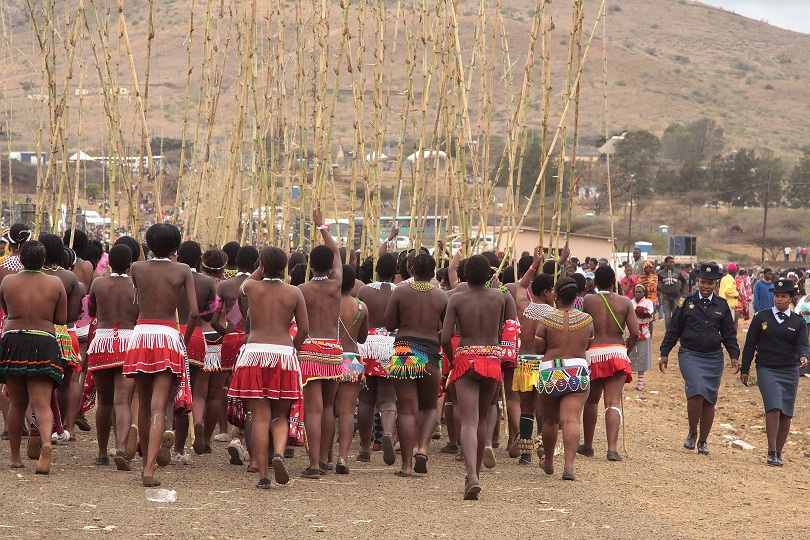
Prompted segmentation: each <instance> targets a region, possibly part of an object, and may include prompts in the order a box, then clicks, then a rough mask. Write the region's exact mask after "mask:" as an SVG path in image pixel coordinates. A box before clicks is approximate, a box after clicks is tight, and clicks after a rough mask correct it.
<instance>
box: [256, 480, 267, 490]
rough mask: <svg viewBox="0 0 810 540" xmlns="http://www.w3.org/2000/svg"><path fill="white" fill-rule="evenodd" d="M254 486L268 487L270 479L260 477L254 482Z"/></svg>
mask: <svg viewBox="0 0 810 540" xmlns="http://www.w3.org/2000/svg"><path fill="white" fill-rule="evenodd" d="M256 487H257V488H259V489H270V479H269V478H261V479H259V481H258V482H256Z"/></svg>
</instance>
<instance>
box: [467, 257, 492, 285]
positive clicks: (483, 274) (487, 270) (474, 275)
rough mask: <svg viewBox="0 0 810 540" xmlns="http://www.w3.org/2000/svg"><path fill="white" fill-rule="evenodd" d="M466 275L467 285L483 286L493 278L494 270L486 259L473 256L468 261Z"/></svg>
mask: <svg viewBox="0 0 810 540" xmlns="http://www.w3.org/2000/svg"><path fill="white" fill-rule="evenodd" d="M464 273H465V275H466V276H467V283H469V284H470V285H483V284H485V283H486V282H487V281H489V278H491V277H492V268H491V267H490V264H489V260H487V258H486V257H484V256H483V255H473V256H472V257H470V258H469V259H467V265H466V266H465V267H464Z"/></svg>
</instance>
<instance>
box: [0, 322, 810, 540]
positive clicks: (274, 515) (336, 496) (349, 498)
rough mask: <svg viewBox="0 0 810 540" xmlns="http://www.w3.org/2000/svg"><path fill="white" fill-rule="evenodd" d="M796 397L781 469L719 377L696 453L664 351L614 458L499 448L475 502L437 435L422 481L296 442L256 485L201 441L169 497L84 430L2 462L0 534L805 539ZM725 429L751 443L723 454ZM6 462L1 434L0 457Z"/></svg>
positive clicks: (751, 412) (806, 480)
mask: <svg viewBox="0 0 810 540" xmlns="http://www.w3.org/2000/svg"><path fill="white" fill-rule="evenodd" d="M660 339H661V336H660V335H659V336H656V339H655V344H656V345H657V344H658V343H659V342H660ZM744 339H745V334H744V333H743V332H741V333H740V340H741V341H743V340H744ZM654 350H657V346H656V347H654ZM671 358H673V359H675V358H676V355H675V354H673V355H672V356H671ZM808 391H810V379H807V378H803V379H802V380H801V384H800V388H799V398H798V402H797V407H796V418H795V422H794V426H793V430H795V431H796V432H797V433H795V434H792V435H791V436H790V439H789V442H788V446H787V447H786V448H785V452H784V459H785V467H784V468H783V469H775V468H769V467H766V466H765V455H766V450H767V445H766V441H765V433H764V427H763V426H764V423H765V421H764V414H763V412H762V410H761V398H760V396H759V392H758V390H757V389H756V388H745V387H743V386H742V385H741V384H740V383H739V380H738V379H737V378H736V377H734V376H732V375H731V372H730V370H727V372H726V375H725V377H724V380H723V385H722V388H721V391H720V401H719V403H718V410H717V420H716V423H715V429H714V431H713V434H712V436H711V438H710V439H709V447H710V450H711V455H710V456H698V455H697V454H695V453H694V452H688V451H686V450H684V449H683V448H682V446H681V443H682V440H683V438H684V436H685V435H686V431H687V429H686V407H685V400H684V398H683V389H682V379H681V378H680V374H679V371H678V368H677V360H675V361H674V362H671V363H670V372H669V373H668V374H667V375H661V374H660V373H658V372H655V373H651V374H649V375H648V376H647V379H646V381H645V391H644V392H642V393H639V392H636V391H634V390H632V389H631V386H629V385H628V386H627V387H626V392H625V402H624V409H625V418H626V421H627V445H628V450H629V452H628V453H627V454H626V455H625V459H624V461H622V462H621V463H609V462H607V461H606V460H605V459H604V452H605V439H604V431H603V430H602V425H601V423H600V426H599V428H598V429H599V432H598V435H597V439H596V443H595V444H596V457H595V458H579V457H578V459H577V462H576V469H577V474H578V481H577V482H563V481H562V480H560V474H561V473H562V463H561V461H560V462H559V463H558V465H557V471H556V472H555V474H554V476H553V477H547V476H546V475H545V474H543V472H542V471H541V470H540V469H539V468H538V467H537V466H536V465H534V466H518V465H517V463H516V462H515V460H511V459H509V458H508V457H507V456H506V452H505V450H504V449H503V448H501V449H498V450H496V455H497V457H498V460H499V461H498V466H497V467H496V468H495V469H494V470H492V471H486V472H484V473H483V475H482V478H481V484H482V488H483V491H482V493H481V497H480V500H479V501H477V502H464V501H462V500H461V489H462V487H463V481H464V470H463V467H462V464H461V463H460V462H457V461H455V460H454V458H453V457H452V456H447V455H443V454H439V453H438V448H439V446H440V445H441V444H444V442H445V441H443V440H442V441H434V443H433V447H432V448H431V451H432V453H431V455H430V461H429V463H428V468H429V474H428V475H427V476H426V477H423V478H414V479H402V478H398V477H395V476H394V475H393V474H392V473H393V472H394V470H396V467H387V466H385V465H384V464H383V463H382V456H381V454H380V453H374V454H373V456H372V462H371V463H367V464H361V463H355V462H354V461H351V462H350V467H351V469H352V470H351V474H350V475H349V476H336V475H334V474H333V473H330V474H328V475H327V476H326V477H324V478H323V479H322V480H319V481H312V480H303V479H298V477H297V473H298V472H300V471H301V470H302V469H303V468H305V467H306V464H305V461H306V460H305V457H304V455H303V452H302V451H300V450H299V451H298V453H297V456H296V457H295V458H294V459H293V460H291V461H290V467H291V469H292V471H293V473H294V479H293V480H292V481H291V482H290V483H289V484H288V485H287V486H276V485H274V486H273V488H272V489H271V490H269V491H259V490H257V489H255V488H254V487H253V486H254V484H255V482H256V480H257V478H256V475H255V474H248V473H246V472H245V470H244V468H243V467H236V466H233V465H230V464H229V463H228V457H227V452H226V450H225V446H226V445H225V444H224V443H214V444H215V446H214V453H213V454H211V455H205V456H193V457H192V463H191V464H190V465H188V466H179V465H171V466H169V467H167V468H165V469H162V470H160V471H158V476H159V478H160V479H161V480H162V481H163V486H162V487H166V488H170V489H174V490H176V491H177V495H178V500H177V502H175V503H171V504H169V503H166V504H160V503H153V502H149V501H147V500H146V497H145V494H144V488H143V487H142V486H141V485H140V482H139V475H138V469H137V468H136V470H134V471H133V472H131V473H121V472H117V471H115V469H114V466H110V467H97V466H94V465H93V458H94V455H95V453H94V452H95V441H94V437H93V434H92V432H91V433H80V434H79V435H78V440H77V442H74V443H69V444H67V445H60V446H58V447H56V448H55V451H54V463H55V465H54V469H53V472H52V474H51V475H50V476H46V477H42V476H36V475H34V470H33V469H34V467H33V462H29V463H27V464H26V468H25V469H23V470H21V471H19V470H10V469H4V470H2V471H0V492H1V493H2V495H1V496H0V538H35V537H48V538H102V537H104V538H144V537H145V538H150V537H161V538H184V539H185V538H263V537H273V538H369V539H372V538H465V537H472V538H509V539H517V538H521V539H522V538H542V537H560V536H565V537H567V538H617V539H619V538H655V539H656V540H664V539H668V538H692V537H702V538H732V537H735V536H737V537H739V538H806V537H807V528H806V522H807V518H806V516H805V514H806V508H807V504H806V501H807V499H808V496H810V473H808V464H810V457H808V456H810V400H808V397H807V394H808ZM91 421H92V419H91ZM720 423H728V424H730V425H731V426H733V428H734V429H736V431H730V430H727V429H724V428H722V427H720V426H719V425H718V424H720ZM723 435H732V436H735V437H738V438H742V439H744V440H746V441H748V442H750V443H751V444H753V445H754V446H756V449H755V450H754V451H752V452H746V451H740V450H733V449H731V448H729V447H727V441H725V440H724V439H723ZM356 451H357V448H356V446H355V447H354V448H353V454H352V460H353V456H354V453H356ZM7 461H8V445H7V443H5V442H4V444H2V445H0V462H2V463H5V462H7ZM105 528H107V530H106V531H105V530H104V529H105Z"/></svg>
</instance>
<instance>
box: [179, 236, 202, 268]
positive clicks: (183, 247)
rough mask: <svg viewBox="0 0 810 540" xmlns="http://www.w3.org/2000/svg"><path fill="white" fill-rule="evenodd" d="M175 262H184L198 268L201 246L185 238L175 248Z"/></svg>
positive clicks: (200, 260) (200, 259)
mask: <svg viewBox="0 0 810 540" xmlns="http://www.w3.org/2000/svg"><path fill="white" fill-rule="evenodd" d="M177 262H180V263H185V264H187V265H189V267H190V268H193V269H194V270H199V269H200V263H201V262H202V247H200V244H198V243H197V242H195V241H194V240H186V241H185V242H183V243H182V244H180V247H179V248H178V249H177Z"/></svg>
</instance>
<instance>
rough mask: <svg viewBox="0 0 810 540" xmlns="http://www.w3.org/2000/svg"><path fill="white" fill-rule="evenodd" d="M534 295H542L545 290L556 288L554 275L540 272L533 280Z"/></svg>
mask: <svg viewBox="0 0 810 540" xmlns="http://www.w3.org/2000/svg"><path fill="white" fill-rule="evenodd" d="M531 287H532V296H540V295H542V294H543V292H544V291H547V290H549V289H553V288H554V276H552V275H551V274H538V275H537V276H535V278H534V279H533V280H532V285H531Z"/></svg>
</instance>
